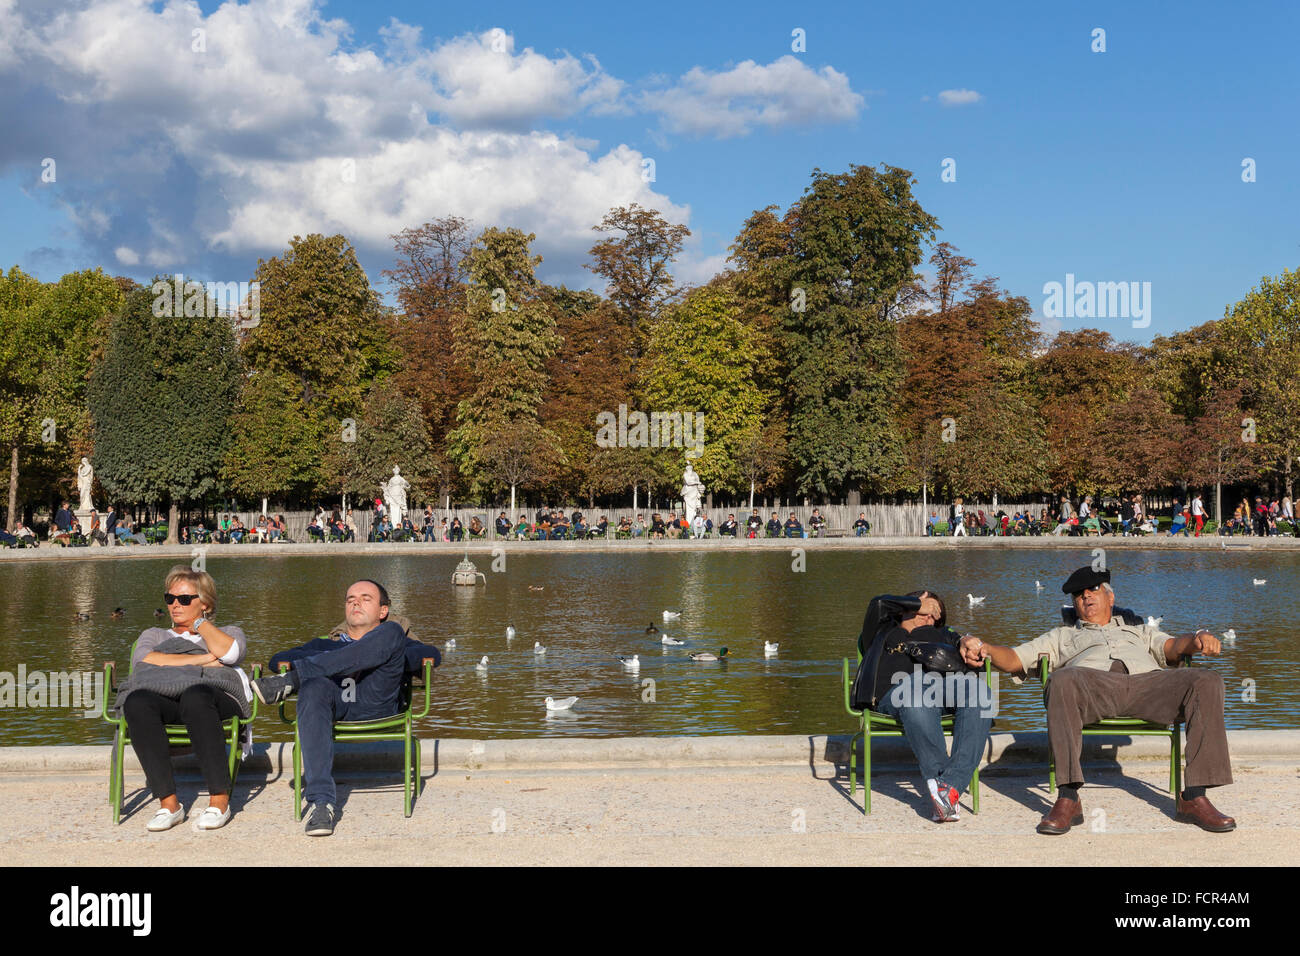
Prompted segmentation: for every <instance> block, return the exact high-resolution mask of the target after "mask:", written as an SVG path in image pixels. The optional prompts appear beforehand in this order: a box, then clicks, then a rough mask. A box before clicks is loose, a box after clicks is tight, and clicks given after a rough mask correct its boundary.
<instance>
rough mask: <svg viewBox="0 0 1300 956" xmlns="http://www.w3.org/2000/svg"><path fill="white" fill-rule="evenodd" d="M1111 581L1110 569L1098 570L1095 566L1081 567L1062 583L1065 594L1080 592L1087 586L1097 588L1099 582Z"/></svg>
mask: <svg viewBox="0 0 1300 956" xmlns="http://www.w3.org/2000/svg"><path fill="white" fill-rule="evenodd" d="M1109 581H1110V572H1109V571H1098V570H1097V569H1095V568H1092V567H1087V568H1080V569H1079V570H1078V571H1075V572H1074V573H1073V574H1071V575H1070V576H1069V577H1068V578H1066V579H1065V583H1064V584H1062V585H1061V591H1062V592H1063V593H1065V594H1078V593H1079V592H1080V591H1083V590H1085V589H1087V588H1095V587H1096V586H1097V585H1098V584H1101V583H1103V582H1109Z"/></svg>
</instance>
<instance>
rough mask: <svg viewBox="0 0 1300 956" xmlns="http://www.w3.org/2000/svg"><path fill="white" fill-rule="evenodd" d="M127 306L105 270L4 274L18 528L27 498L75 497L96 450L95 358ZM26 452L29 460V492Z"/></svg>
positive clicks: (8, 420) (3, 360)
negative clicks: (92, 437) (90, 396)
mask: <svg viewBox="0 0 1300 956" xmlns="http://www.w3.org/2000/svg"><path fill="white" fill-rule="evenodd" d="M121 304H122V290H121V285H120V283H119V281H118V280H116V279H114V278H112V277H110V276H107V275H105V274H104V273H103V271H102V270H99V269H94V270H90V269H87V270H84V271H81V272H71V273H68V274H67V275H65V276H63V277H62V278H61V279H60V280H59V281H58V282H55V283H49V284H42V283H39V282H37V280H35V279H33V278H31V277H30V276H26V275H24V274H23V273H22V272H21V271H19V270H18V269H16V268H15V269H13V270H11V271H10V273H9V275H8V276H0V441H2V442H3V446H0V447H4V448H5V449H6V450H7V451H8V452H9V465H10V470H9V518H8V521H9V522H10V524H11V525H12V522H13V520H14V515H15V512H16V511H17V510H18V501H19V496H20V493H21V494H22V496H23V497H24V498H27V499H28V500H30V499H31V498H33V497H36V496H40V497H41V498H43V499H44V500H46V501H47V502H50V503H51V504H53V499H54V497H56V496H58V495H62V496H66V497H68V498H69V499H70V500H71V499H72V489H73V488H75V482H74V480H73V477H72V476H73V475H74V474H75V469H76V463H77V461H78V460H79V459H80V458H81V456H82V455H89V454H90V450H91V449H90V442H89V418H88V415H87V412H86V378H87V375H88V373H89V369H90V365H91V357H92V354H93V353H94V351H95V349H96V348H97V347H98V346H97V342H98V341H99V340H101V339H102V338H103V336H104V333H105V331H106V329H107V327H108V320H109V317H110V316H111V315H112V314H113V313H114V312H115V311H116V310H117V309H118V308H119V307H120V306H121ZM51 423H52V428H50V427H47V426H49V425H50V424H51ZM50 431H52V432H53V435H54V437H53V440H47V436H48V435H49V434H50ZM20 449H21V450H22V451H23V453H24V454H25V458H26V463H25V465H24V467H23V469H22V477H23V480H22V482H21V484H22V489H21V492H20V480H19V478H20V472H19V467H18V465H19V454H20Z"/></svg>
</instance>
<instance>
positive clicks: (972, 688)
mask: <svg viewBox="0 0 1300 956" xmlns="http://www.w3.org/2000/svg"><path fill="white" fill-rule="evenodd" d="M945 676H956V677H958V678H960V680H961V681H963V682H967V683H965V684H964V686H959V684H958V682H956V681H953V680H947V681H943V694H942V699H943V706H935V704H937V700H936V701H935V702H934V703H933V704H930V703H929V702H924V703H923V702H922V701H921V700H920V698H921V696H922V695H921V694H920V693H913V694H911V701H907V700H906V697H905V696H904V698H903V700H902V701H901V704H902V705H901V706H900V700H899V697H900V695H898V694H896V691H898V690H899V688H898V687H895V688H891V690H890V692H889V693H888V694H886V695H885V696H884V697H882V698H881V699H880V701H879V703H878V704H877V705H876V711H877V713H880V714H883V715H885V716H887V717H897V718H898V719H899V721H901V722H902V724H903V735H904V736H905V737H906V738H907V742H908V744H910V745H911V747H912V753H914V754H916V760H917V763H919V764H920V765H921V776H923V777H925V778H926V779H927V780H931V779H933V780H938V781H940V782H942V783H946V784H948V785H949V786H951V787H955V788H956V790H957V792H958V793H964V792H965V791H966V788H967V787H969V786H970V781H971V777H972V776H973V775H974V773H975V768H976V767H978V766H979V762H980V755H981V754H982V753H983V752H984V744H985V742H986V741H987V740H988V736H989V727H990V726H992V724H993V716H992V713H991V708H990V709H989V711H988V712H987V716H982V715H981V711H982V710H983V709H984V708H983V707H982V706H981V702H980V700H979V697H980V696H981V695H980V693H979V692H977V688H980V687H984V681H983V678H982V677H981V676H980V675H977V674H963V675H943V674H926V675H924V678H923V680H924V681H927V682H928V681H931V680H933V679H934V678H939V679H941V680H942V678H944V677H945ZM915 680H916V672H915V671H913V673H912V674H909V675H908V679H907V684H910V685H911V686H912V687H913V688H915V687H916V682H915ZM904 686H906V685H904ZM985 692H987V688H985ZM935 696H936V697H937V696H938V695H937V694H936V695H935ZM986 701H987V698H986ZM959 702H960V704H961V706H957V704H958V703H959ZM945 710H947V711H949V712H952V713H953V714H954V716H953V728H952V756H949V755H948V746H947V743H946V742H945V741H944V739H943V727H942V725H941V724H940V718H941V717H942V716H943V713H944V711H945Z"/></svg>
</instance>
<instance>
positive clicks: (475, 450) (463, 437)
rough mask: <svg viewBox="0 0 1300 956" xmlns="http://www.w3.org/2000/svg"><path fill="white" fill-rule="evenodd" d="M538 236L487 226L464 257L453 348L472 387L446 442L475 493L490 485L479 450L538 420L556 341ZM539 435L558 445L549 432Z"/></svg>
mask: <svg viewBox="0 0 1300 956" xmlns="http://www.w3.org/2000/svg"><path fill="white" fill-rule="evenodd" d="M535 238H536V237H535V236H534V235H532V234H531V233H529V234H527V235H525V234H524V233H523V232H520V231H519V230H518V229H505V230H502V229H496V228H491V229H487V230H485V231H484V232H483V234H482V235H481V236H480V237H479V239H478V241H477V242H476V243H475V245H474V248H473V249H472V250H470V252H469V254H468V255H467V257H466V263H467V269H468V272H469V277H470V283H469V289H468V308H467V321H466V323H465V328H464V330H463V334H461V335H460V336H458V338H457V341H456V350H457V358H458V359H459V360H460V361H462V362H464V363H465V365H466V367H469V368H471V369H472V370H473V374H474V388H473V391H472V392H471V393H470V395H469V397H467V398H466V399H464V400H463V401H462V402H461V403H460V405H459V407H458V409H457V412H456V420H457V422H458V424H457V427H456V428H455V430H453V431H452V433H451V434H450V435H449V436H448V442H449V454H450V456H451V458H452V461H453V462H454V463H455V464H456V466H457V468H458V469H459V470H460V473H461V474H462V475H465V476H466V477H467V478H468V479H469V481H470V489H471V492H472V493H473V494H475V495H479V496H485V495H488V494H490V493H491V491H492V490H493V487H494V485H495V481H494V479H493V478H492V476H491V474H490V472H492V471H493V470H494V469H492V468H490V467H489V466H488V464H487V462H486V461H485V460H484V459H483V458H482V450H483V448H484V447H485V446H486V445H487V443H488V440H489V439H490V438H491V437H492V436H493V434H494V433H496V432H499V431H501V430H502V429H504V428H505V427H507V426H513V425H520V424H529V423H533V422H536V421H537V416H538V410H539V409H540V407H541V404H542V399H543V395H544V393H545V390H546V385H547V377H546V363H547V360H548V359H549V358H550V357H551V356H552V355H553V354H554V353H555V351H556V349H557V348H559V346H560V338H559V335H558V334H557V333H556V329H555V316H554V314H553V312H552V310H551V308H550V305H549V304H548V302H547V298H546V296H545V295H544V293H543V290H542V288H541V286H540V285H539V283H538V282H537V278H536V275H535V272H534V270H535V269H536V267H537V265H538V263H540V262H541V261H542V260H541V257H540V256H533V255H532V254H531V253H530V252H529V243H531V242H532V241H533V239H535ZM542 440H543V441H544V442H545V443H546V444H547V445H555V444H556V438H555V436H554V435H553V434H550V433H549V432H548V433H546V434H544V435H543V437H542Z"/></svg>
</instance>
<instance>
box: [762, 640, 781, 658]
mask: <svg viewBox="0 0 1300 956" xmlns="http://www.w3.org/2000/svg"><path fill="white" fill-rule="evenodd" d="M780 647H781V645H780V644H779V643H777V644H773V643H772V642H771V641H764V642H763V656H764V657H776V652H777V651H778V650H779V649H780Z"/></svg>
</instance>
